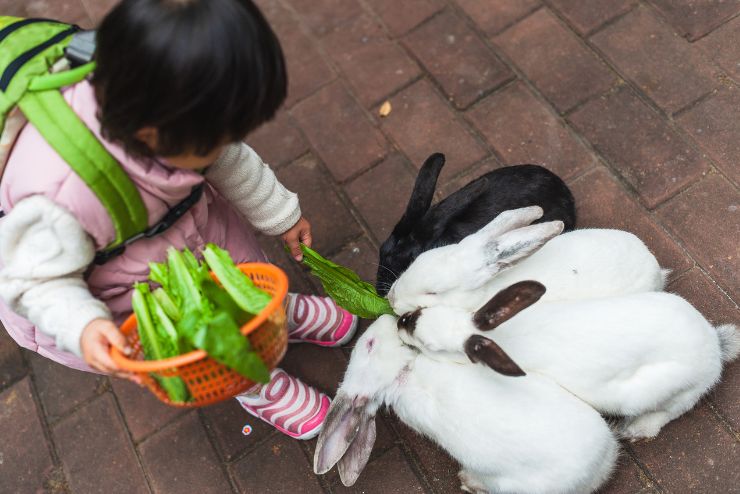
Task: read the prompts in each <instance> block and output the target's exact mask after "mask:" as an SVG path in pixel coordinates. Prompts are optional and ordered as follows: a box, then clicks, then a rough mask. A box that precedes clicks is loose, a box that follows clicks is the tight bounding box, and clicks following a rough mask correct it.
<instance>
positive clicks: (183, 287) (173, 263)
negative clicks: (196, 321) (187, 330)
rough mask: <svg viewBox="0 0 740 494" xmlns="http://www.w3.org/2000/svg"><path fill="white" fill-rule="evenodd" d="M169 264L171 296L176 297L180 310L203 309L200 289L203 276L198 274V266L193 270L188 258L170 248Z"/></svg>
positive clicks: (168, 253) (168, 251) (168, 254)
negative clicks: (188, 308)
mask: <svg viewBox="0 0 740 494" xmlns="http://www.w3.org/2000/svg"><path fill="white" fill-rule="evenodd" d="M191 255H192V253H191ZM167 264H168V266H169V273H170V276H169V283H170V292H169V295H170V296H174V297H175V301H176V303H177V304H178V306H179V307H180V309H181V310H182V309H183V308H187V307H202V304H203V297H202V296H201V293H200V290H199V289H198V286H199V284H200V281H201V276H200V275H199V274H197V269H198V268H197V266H196V267H195V269H192V270H191V269H190V268H191V267H192V266H191V264H190V262H189V261H187V257H186V256H185V255H183V254H182V253H181V252H179V251H178V250H177V249H175V248H174V247H170V248H169V249H168V250H167ZM196 264H197V263H196Z"/></svg>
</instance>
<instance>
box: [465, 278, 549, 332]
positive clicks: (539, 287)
mask: <svg viewBox="0 0 740 494" xmlns="http://www.w3.org/2000/svg"><path fill="white" fill-rule="evenodd" d="M545 291H546V289H545V285H543V284H542V283H539V282H537V281H520V282H519V283H514V284H513V285H511V286H509V287H507V288H504V289H503V290H501V291H500V292H498V293H497V294H496V295H494V296H493V298H491V300H489V301H488V302H486V304H485V305H484V306H483V307H481V308H480V309H478V311H477V312H476V313H475V315H474V316H473V324H475V327H477V328H478V329H480V330H481V331H490V330H492V329H494V328H495V327H497V326H498V325H500V324H502V323H504V322H506V321H508V320H509V319H511V318H512V317H514V316H515V315H517V314H518V313H519V312H521V311H523V310H524V309H526V308H527V307H529V306H530V305H532V304H534V303H535V302H537V301H538V300H539V299H540V298H541V297H542V296H543V295H544V294H545Z"/></svg>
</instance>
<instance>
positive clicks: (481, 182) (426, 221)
mask: <svg viewBox="0 0 740 494" xmlns="http://www.w3.org/2000/svg"><path fill="white" fill-rule="evenodd" d="M486 192H488V179H487V178H486V177H480V178H478V179H477V180H474V181H473V182H470V183H469V184H468V185H466V186H465V187H463V188H462V189H460V190H457V191H455V192H453V193H452V194H451V195H449V196H448V197H446V198H445V199H443V200H442V201H441V202H440V203H439V204H437V205H436V206H435V207H434V208H432V209H431V210H429V211H428V212H427V214H426V215H424V218H423V219H422V220H421V222H419V224H418V226H417V227H416V228H415V229H414V231H415V232H419V237H425V239H426V240H427V241H434V240H436V239H438V238H439V237H440V236H441V235H442V234H443V233H444V231H445V230H446V229H447V226H448V225H449V224H450V223H451V222H452V221H453V220H455V218H457V217H459V216H460V215H462V214H463V213H465V210H467V209H468V207H469V206H470V205H471V204H472V203H474V202H475V201H477V200H478V198H479V197H480V196H481V195H483V194H484V193H486Z"/></svg>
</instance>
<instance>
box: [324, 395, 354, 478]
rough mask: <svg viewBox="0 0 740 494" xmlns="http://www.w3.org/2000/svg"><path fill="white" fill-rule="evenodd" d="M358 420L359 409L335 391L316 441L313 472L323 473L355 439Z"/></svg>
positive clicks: (346, 397)
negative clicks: (335, 393)
mask: <svg viewBox="0 0 740 494" xmlns="http://www.w3.org/2000/svg"><path fill="white" fill-rule="evenodd" d="M359 421H360V411H359V410H357V409H356V408H354V407H353V406H352V399H351V398H350V397H348V396H347V395H346V394H343V393H341V392H340V393H337V396H336V397H335V398H334V402H332V404H331V408H329V413H328V414H327V415H326V419H325V420H324V425H323V426H322V429H321V433H320V434H319V439H318V442H317V443H316V452H315V453H314V457H313V470H314V473H316V474H319V475H321V474H324V473H326V472H328V471H329V470H331V468H332V467H333V466H334V465H336V463H337V462H338V461H339V460H340V459H341V458H342V456H343V455H344V453H345V452H346V451H347V449H348V448H349V446H350V444H352V441H353V440H354V439H355V436H356V435H357V431H358V424H359Z"/></svg>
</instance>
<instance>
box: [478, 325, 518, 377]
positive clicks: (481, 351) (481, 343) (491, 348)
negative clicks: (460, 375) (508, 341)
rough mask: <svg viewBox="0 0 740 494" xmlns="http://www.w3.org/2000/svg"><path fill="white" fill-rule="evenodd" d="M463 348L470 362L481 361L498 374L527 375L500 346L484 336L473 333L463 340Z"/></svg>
mask: <svg viewBox="0 0 740 494" xmlns="http://www.w3.org/2000/svg"><path fill="white" fill-rule="evenodd" d="M464 349H465V354H466V355H467V356H468V358H469V359H470V361H471V362H473V363H476V362H483V363H484V364H486V365H487V366H488V367H490V368H491V369H493V370H495V371H496V372H498V373H499V374H503V375H505V376H511V377H521V376H526V375H527V374H525V372H524V371H523V370H522V369H521V368H520V367H519V366H518V365H516V362H514V361H513V360H512V359H511V357H509V356H508V355H507V354H506V352H504V350H503V349H502V348H501V347H500V346H498V345H497V344H496V343H494V341H493V340H490V339H488V338H486V337H485V336H481V335H478V334H474V335H473V336H471V337H470V338H468V339H467V340H466V341H465V345H464Z"/></svg>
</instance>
